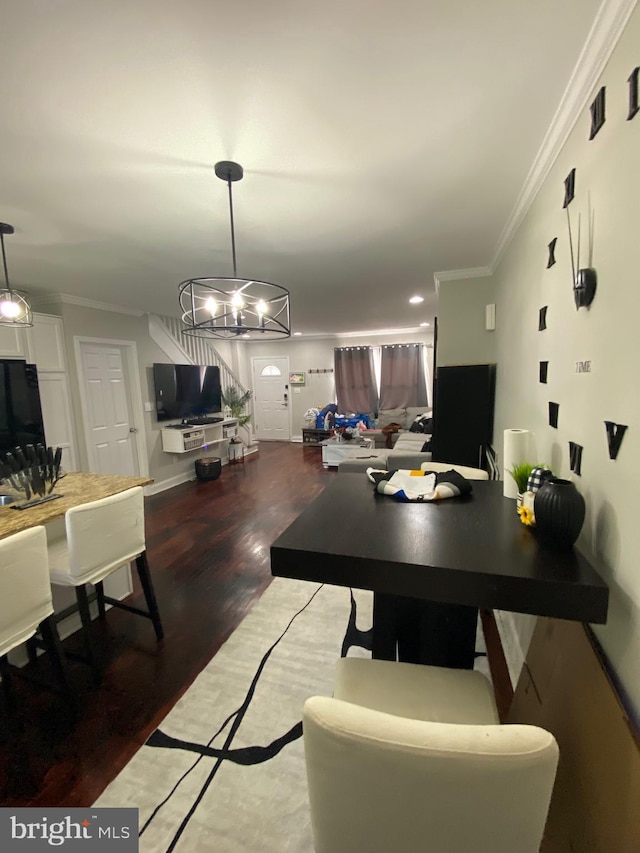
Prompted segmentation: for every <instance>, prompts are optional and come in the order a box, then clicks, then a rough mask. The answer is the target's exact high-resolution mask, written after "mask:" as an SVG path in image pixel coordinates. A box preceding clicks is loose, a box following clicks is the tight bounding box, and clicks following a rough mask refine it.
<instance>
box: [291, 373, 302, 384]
mask: <svg viewBox="0 0 640 853" xmlns="http://www.w3.org/2000/svg"><path fill="white" fill-rule="evenodd" d="M304 377H305V374H304V373H290V374H289V385H304V384H305V378H304Z"/></svg>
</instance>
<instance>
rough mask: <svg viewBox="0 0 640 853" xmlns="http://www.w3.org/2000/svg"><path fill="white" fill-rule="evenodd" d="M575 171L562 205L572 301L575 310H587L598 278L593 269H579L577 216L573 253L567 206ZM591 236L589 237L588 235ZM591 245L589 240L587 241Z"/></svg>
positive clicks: (568, 177) (572, 193) (565, 191)
mask: <svg viewBox="0 0 640 853" xmlns="http://www.w3.org/2000/svg"><path fill="white" fill-rule="evenodd" d="M575 180H576V170H575V169H572V170H571V171H570V172H569V174H568V175H567V177H566V178H565V182H564V204H563V207H564V208H566V211H567V225H568V227H569V249H570V251H571V276H572V283H573V299H574V301H575V303H576V308H587V307H588V306H589V305H591V303H592V302H593V298H594V296H595V295H596V286H597V284H598V276H597V274H596V271H595V270H594V269H593V267H584V268H582V269H580V215H578V241H577V242H578V246H577V253H576V255H574V253H573V235H572V233H571V216H570V214H569V205H570V203H571V202H572V201H573V198H574V195H575ZM590 236H591V235H590ZM589 242H590V243H591V240H590V241H589Z"/></svg>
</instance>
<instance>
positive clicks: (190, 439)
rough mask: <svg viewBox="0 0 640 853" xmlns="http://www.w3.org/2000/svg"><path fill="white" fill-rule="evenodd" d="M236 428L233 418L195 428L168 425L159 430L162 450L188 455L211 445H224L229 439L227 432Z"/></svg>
mask: <svg viewBox="0 0 640 853" xmlns="http://www.w3.org/2000/svg"><path fill="white" fill-rule="evenodd" d="M237 426H238V421H237V420H236V419H235V418H222V419H221V420H219V421H216V422H215V423H210V424H198V425H197V426H190V425H188V424H170V425H167V426H165V427H163V428H162V430H161V435H162V449H163V450H164V452H165V453H189V452H190V451H192V450H201V449H202V448H203V447H210V446H211V445H212V444H214V445H215V444H224V443H225V442H226V441H228V440H229V438H230V437H231V436H230V435H229V432H230V431H234V430H235V429H237Z"/></svg>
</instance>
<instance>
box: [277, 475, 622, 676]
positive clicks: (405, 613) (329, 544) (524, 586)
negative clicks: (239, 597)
mask: <svg viewBox="0 0 640 853" xmlns="http://www.w3.org/2000/svg"><path fill="white" fill-rule="evenodd" d="M271 572H272V574H273V575H274V576H276V577H284V578H296V579H300V580H308V581H316V582H320V583H328V584H335V585H338V586H344V587H355V588H358V589H367V590H372V591H373V594H374V596H373V645H372V654H373V656H374V657H376V658H381V659H390V660H395V659H400V660H407V661H411V662H418V663H430V664H435V665H441V666H452V667H460V668H472V667H473V661H474V658H475V640H476V630H477V621H478V619H477V616H478V608H485V609H489V610H491V609H498V610H506V611H514V612H518V613H529V614H533V615H538V616H554V617H558V618H561V619H572V620H577V621H581V622H590V623H598V624H603V623H605V622H606V619H607V610H608V602H609V589H608V586H607V584H606V582H605V581H604V580H603V578H602V577H601V576H600V575H599V574H598V572H597V570H596V568H595V567H594V566H593V565H592V563H591V562H590V561H589V560H588V559H587V557H586V556H584V555H583V554H582V553H581V552H580V551H579V550H578V549H577V548H575V547H573V548H570V549H568V550H555V549H553V548H551V547H549V546H547V545H545V544H544V543H543V542H542V541H540V540H539V538H538V536H537V534H536V531H535V529H533V528H528V527H525V526H524V525H523V524H522V523H521V521H520V519H519V516H518V514H517V512H516V503H515V500H513V499H511V498H507V497H505V496H504V495H503V484H502V483H501V482H499V481H491V480H489V481H474V482H473V483H472V491H471V493H470V494H469V495H465V496H458V497H453V498H449V499H445V500H439V501H421V502H400V501H398V500H396V499H394V498H393V497H391V496H389V495H382V494H379V493H377V492H376V491H375V490H374V486H373V484H372V483H371V482H370V481H369V480H368V478H367V476H366V475H365V474H362V473H351V474H347V473H340V474H338V475H337V477H336V478H335V480H334V481H333V482H332V483H331V484H330V485H329V486H328V487H327V488H326V489H325V490H324V491H323V492H322V493H321V494H320V495H319V496H318V497H317V498H316V499H315V500H314V501H313V502H312V503H311V504H310V505H308V506H307V507H306V509H305V510H304V511H303V512H302V513H301V514H300V515H299V516H298V517H297V518H296V519H295V520H294V521H293V522H292V524H291V525H289V527H288V528H287V529H286V530H285V531H284V532H283V533H282V534H281V535H280V536H278V538H277V539H276V540H275V541H274V542H273V544H272V546H271Z"/></svg>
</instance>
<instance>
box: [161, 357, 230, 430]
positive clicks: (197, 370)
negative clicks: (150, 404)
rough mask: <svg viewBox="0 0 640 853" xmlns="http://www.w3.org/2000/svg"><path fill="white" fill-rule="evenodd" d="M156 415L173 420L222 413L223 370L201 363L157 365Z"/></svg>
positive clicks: (163, 419)
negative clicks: (221, 371)
mask: <svg viewBox="0 0 640 853" xmlns="http://www.w3.org/2000/svg"><path fill="white" fill-rule="evenodd" d="M153 384H154V387H155V394H156V415H157V417H158V420H159V421H171V420H176V419H178V418H182V419H185V418H189V417H197V416H206V415H216V414H219V413H220V412H222V387H221V385H220V368H219V367H214V366H212V365H200V364H154V365H153Z"/></svg>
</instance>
